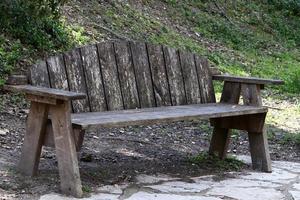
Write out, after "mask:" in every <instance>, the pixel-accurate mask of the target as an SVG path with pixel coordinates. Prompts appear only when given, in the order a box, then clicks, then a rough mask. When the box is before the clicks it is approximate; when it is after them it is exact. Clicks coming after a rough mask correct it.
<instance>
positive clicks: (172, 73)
mask: <svg viewBox="0 0 300 200" xmlns="http://www.w3.org/2000/svg"><path fill="white" fill-rule="evenodd" d="M163 51H164V56H165V63H166V71H167V76H168V80H169V87H170V93H171V100H172V105H184V104H186V103H187V101H186V96H185V90H184V83H183V76H182V73H181V67H180V60H179V57H178V53H177V50H176V49H172V48H169V47H163Z"/></svg>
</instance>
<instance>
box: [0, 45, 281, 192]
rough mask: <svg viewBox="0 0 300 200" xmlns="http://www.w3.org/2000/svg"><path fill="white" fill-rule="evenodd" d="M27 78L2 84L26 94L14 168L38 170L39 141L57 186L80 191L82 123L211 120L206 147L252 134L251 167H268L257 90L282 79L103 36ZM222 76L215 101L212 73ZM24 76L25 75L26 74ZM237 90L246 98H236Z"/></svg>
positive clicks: (85, 126)
mask: <svg viewBox="0 0 300 200" xmlns="http://www.w3.org/2000/svg"><path fill="white" fill-rule="evenodd" d="M28 79H29V83H30V84H27V85H16V84H15V81H13V78H12V79H11V80H10V81H9V82H10V84H7V85H5V86H4V88H5V89H6V90H9V91H18V92H23V93H26V97H27V99H28V100H29V101H31V107H30V113H29V116H28V121H27V132H26V134H25V139H24V144H23V147H22V155H21V159H20V163H19V170H20V172H22V173H23V174H25V175H30V176H32V175H35V174H36V172H37V169H38V164H39V159H40V154H41V149H42V146H43V145H46V146H55V149H56V156H57V160H58V168H59V175H60V181H61V190H62V192H63V193H65V194H71V195H74V196H76V197H80V196H81V195H82V188H81V180H80V174H79V167H78V160H77V154H76V150H77V151H78V150H80V148H81V145H82V141H83V137H84V133H85V131H86V130H91V129H97V128H101V127H124V126H128V125H146V124H156V123H168V122H173V121H178V120H191V119H210V120H211V124H212V125H213V126H214V132H213V136H212V140H211V145H210V149H209V152H210V153H211V154H217V155H218V156H219V157H220V158H224V157H225V155H226V151H227V147H228V143H229V139H230V129H240V130H246V131H248V134H249V142H250V151H251V157H252V163H253V168H254V169H258V170H262V171H265V172H271V161H270V156H269V151H268V142H267V135H266V132H265V131H264V121H265V117H266V113H267V108H265V107H262V101H261V95H260V90H261V89H263V88H264V85H265V84H281V83H282V81H279V80H266V79H258V78H242V77H233V76H228V75H212V74H211V71H210V68H209V63H208V60H207V59H206V58H203V57H201V56H198V55H195V54H193V53H190V52H186V51H181V50H176V49H172V48H169V47H165V46H160V45H151V44H145V43H140V42H124V41H120V42H103V43H99V44H95V45H89V46H84V47H81V48H77V49H74V50H72V51H70V52H67V53H64V54H60V55H56V56H52V57H49V58H47V59H45V60H41V61H39V62H38V63H37V64H35V65H33V66H32V67H31V68H30V73H29V75H28ZM213 79H215V80H219V81H224V88H223V93H222V97H221V102H220V103H216V100H215V93H214V88H213V83H212V80H213ZM23 82H24V80H23ZM240 96H242V97H243V102H244V105H238V103H239V99H240Z"/></svg>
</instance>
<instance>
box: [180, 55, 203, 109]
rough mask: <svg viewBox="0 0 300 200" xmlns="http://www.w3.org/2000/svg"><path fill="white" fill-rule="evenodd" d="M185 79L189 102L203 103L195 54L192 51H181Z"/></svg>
mask: <svg viewBox="0 0 300 200" xmlns="http://www.w3.org/2000/svg"><path fill="white" fill-rule="evenodd" d="M179 55H180V62H181V68H182V75H183V81H184V85H185V87H184V88H185V92H186V99H187V103H188V104H197V103H201V95H200V89H199V83H198V76H197V71H196V66H195V59H194V55H193V54H192V53H190V52H184V51H179Z"/></svg>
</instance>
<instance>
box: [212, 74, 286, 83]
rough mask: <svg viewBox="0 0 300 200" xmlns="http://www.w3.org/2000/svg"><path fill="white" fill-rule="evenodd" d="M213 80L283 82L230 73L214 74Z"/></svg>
mask: <svg viewBox="0 0 300 200" xmlns="http://www.w3.org/2000/svg"><path fill="white" fill-rule="evenodd" d="M213 79H214V80H219V81H230V82H237V83H246V84H258V85H259V84H262V85H264V84H274V85H281V84H284V81H282V80H272V79H263V78H256V77H240V76H231V75H214V76H213Z"/></svg>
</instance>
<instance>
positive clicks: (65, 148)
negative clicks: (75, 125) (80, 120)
mask: <svg viewBox="0 0 300 200" xmlns="http://www.w3.org/2000/svg"><path fill="white" fill-rule="evenodd" d="M49 111H50V113H51V115H52V128H53V134H54V143H55V149H56V157H57V161H58V168H59V175H60V184H61V190H62V192H63V193H64V194H68V195H73V196H75V197H81V196H82V186H81V180H80V174H79V167H78V160H77V153H76V147H75V141H74V135H73V129H72V124H71V114H70V113H71V105H70V103H69V102H63V103H62V104H58V105H55V106H51V107H50V110H49Z"/></svg>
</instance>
